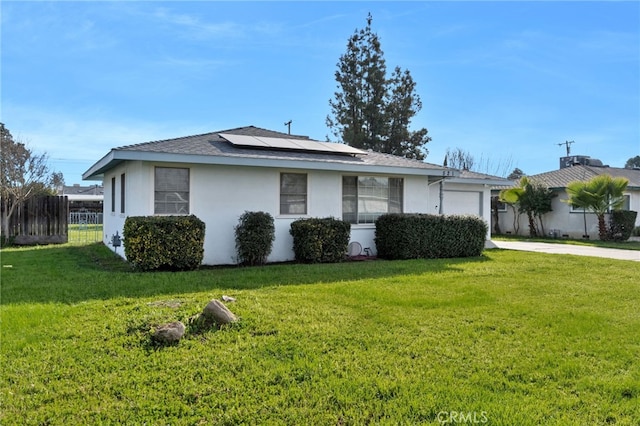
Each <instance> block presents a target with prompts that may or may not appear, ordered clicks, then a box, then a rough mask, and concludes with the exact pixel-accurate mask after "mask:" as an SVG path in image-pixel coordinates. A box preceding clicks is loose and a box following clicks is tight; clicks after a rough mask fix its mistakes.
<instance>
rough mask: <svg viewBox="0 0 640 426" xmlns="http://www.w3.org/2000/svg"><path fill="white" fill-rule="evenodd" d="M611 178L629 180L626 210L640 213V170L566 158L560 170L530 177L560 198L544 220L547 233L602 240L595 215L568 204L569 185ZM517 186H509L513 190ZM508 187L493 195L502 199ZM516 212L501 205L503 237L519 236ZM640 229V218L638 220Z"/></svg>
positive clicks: (523, 230) (525, 230)
mask: <svg viewBox="0 0 640 426" xmlns="http://www.w3.org/2000/svg"><path fill="white" fill-rule="evenodd" d="M602 174H608V175H610V176H612V177H623V178H626V179H628V180H629V184H628V186H627V190H626V191H625V201H624V205H623V207H622V208H623V209H624V210H634V211H638V212H640V169H622V168H617V167H609V166H606V165H603V164H602V162H601V161H599V160H596V159H592V158H590V157H587V156H574V157H563V158H561V159H560V169H559V170H554V171H551V172H546V173H540V174H537V175H533V176H528V177H529V178H530V179H531V180H535V181H538V182H542V183H543V184H544V185H545V186H547V187H548V188H550V189H552V190H553V191H554V192H555V193H557V196H556V197H555V198H554V199H553V202H552V209H553V211H551V212H549V213H547V214H545V215H544V216H543V221H544V229H545V231H546V232H547V234H548V235H549V236H552V237H556V238H559V237H570V238H582V237H583V235H584V233H585V231H584V230H585V220H586V227H587V235H589V238H590V239H596V238H598V219H597V217H596V215H595V214H594V213H591V212H589V211H584V210H583V209H577V208H573V207H572V206H571V205H569V204H568V203H566V200H567V199H568V195H567V192H566V188H567V185H568V184H569V183H570V182H574V181H588V180H590V179H592V178H593V177H595V176H598V175H602ZM511 186H513V185H509V187H511ZM502 188H506V187H505V186H500V187H494V189H493V194H494V195H498V194H499V192H500V189H502ZM513 219H514V217H513V211H512V209H511V208H507V206H505V205H501V209H500V213H499V223H500V228H501V230H502V232H503V233H512V234H514V233H515V230H514V225H513V223H514V222H513ZM636 226H640V215H639V216H638V218H637V219H636ZM519 227H520V232H519V234H520V235H529V225H528V220H527V217H526V214H522V215H521V216H520V218H519Z"/></svg>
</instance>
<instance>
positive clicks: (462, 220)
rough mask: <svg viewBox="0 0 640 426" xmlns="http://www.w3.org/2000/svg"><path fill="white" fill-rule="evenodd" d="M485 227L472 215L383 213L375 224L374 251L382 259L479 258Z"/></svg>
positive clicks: (483, 241)
mask: <svg viewBox="0 0 640 426" xmlns="http://www.w3.org/2000/svg"><path fill="white" fill-rule="evenodd" d="M486 235H487V224H486V223H485V222H484V220H482V219H480V218H478V217H475V216H445V215H430V214H400V213H393V214H386V215H383V216H380V217H379V218H378V220H377V221H376V237H375V242H376V249H377V251H378V257H381V258H383V259H421V258H426V259H437V258H451V257H471V256H480V255H481V254H482V250H483V249H484V243H485V239H486Z"/></svg>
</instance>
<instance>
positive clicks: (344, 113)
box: [327, 14, 431, 160]
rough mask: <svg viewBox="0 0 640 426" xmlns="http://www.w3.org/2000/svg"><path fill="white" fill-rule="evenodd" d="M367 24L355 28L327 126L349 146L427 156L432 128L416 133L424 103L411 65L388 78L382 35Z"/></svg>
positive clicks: (340, 66) (338, 74)
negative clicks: (414, 128)
mask: <svg viewBox="0 0 640 426" xmlns="http://www.w3.org/2000/svg"><path fill="white" fill-rule="evenodd" d="M371 21H372V17H371V14H369V15H368V17H367V26H366V27H365V28H364V29H360V30H356V31H355V32H354V34H353V35H352V36H351V37H350V38H349V41H348V42H347V51H346V52H345V53H344V54H343V55H341V56H340V60H339V62H338V70H337V71H336V73H335V78H336V82H337V83H338V84H337V88H338V90H337V91H336V92H335V94H334V95H335V98H334V99H332V100H329V105H330V107H331V115H329V116H327V126H328V127H329V128H330V129H331V130H332V132H333V134H334V136H336V137H337V138H339V139H342V141H343V142H345V143H346V144H348V145H351V146H353V147H355V148H361V149H372V150H374V151H378V152H385V153H389V154H394V155H400V156H404V157H408V158H416V159H420V160H421V159H424V157H425V155H426V149H425V148H424V145H425V144H426V143H427V142H429V141H430V140H431V138H430V137H429V136H427V129H420V130H418V131H415V132H412V131H410V130H409V125H410V123H411V119H412V118H413V117H414V116H415V115H416V114H417V113H418V111H420V109H421V108H422V103H421V101H420V97H419V96H418V95H417V94H416V93H415V87H416V84H415V82H414V81H413V78H412V77H411V74H410V73H409V71H408V70H405V71H402V70H401V69H400V68H399V67H396V68H395V70H394V72H393V74H392V76H391V77H390V78H387V67H386V63H385V60H384V52H383V51H382V48H381V45H380V39H379V38H378V35H377V34H375V33H374V32H373V31H372V30H371Z"/></svg>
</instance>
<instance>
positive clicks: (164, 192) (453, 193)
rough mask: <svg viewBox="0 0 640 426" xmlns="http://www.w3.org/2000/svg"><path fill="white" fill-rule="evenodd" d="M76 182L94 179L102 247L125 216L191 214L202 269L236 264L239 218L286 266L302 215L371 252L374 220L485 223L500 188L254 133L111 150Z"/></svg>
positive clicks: (443, 171)
mask: <svg viewBox="0 0 640 426" xmlns="http://www.w3.org/2000/svg"><path fill="white" fill-rule="evenodd" d="M444 178H446V179H447V182H446V185H444V188H442V189H441V188H440V185H439V183H440V182H441V181H442V180H443V179H444ZM83 179H84V180H102V181H103V184H104V194H105V200H104V243H105V244H110V243H111V241H112V238H113V236H114V235H116V234H117V235H122V230H123V226H124V222H125V219H126V218H127V217H129V216H152V215H187V214H193V215H195V216H197V217H198V218H200V219H201V220H202V221H204V222H205V224H206V235H205V243H204V259H203V264H206V265H220V264H234V263H236V262H237V259H236V258H235V257H236V251H235V240H234V238H235V236H234V227H235V226H236V225H237V223H238V219H239V217H240V216H241V215H242V214H243V213H244V212H246V211H263V212H267V213H269V214H271V215H272V216H273V217H274V219H275V241H274V245H273V250H272V252H271V254H270V256H269V259H268V261H269V262H279V261H288V260H292V259H293V258H294V255H293V249H292V237H291V235H290V233H289V229H290V225H291V223H292V222H293V221H294V220H296V219H299V218H304V217H318V218H319V217H334V218H339V219H343V220H345V221H347V222H349V223H351V224H352V226H351V241H352V242H358V243H359V244H360V246H361V247H362V248H363V249H364V248H369V249H370V252H371V253H375V243H374V238H375V220H376V219H377V218H378V217H379V216H380V215H382V214H385V213H394V212H398V213H438V212H439V211H440V212H442V213H445V214H475V215H477V216H480V217H482V218H483V219H484V220H485V221H486V222H487V223H490V220H491V191H490V188H491V185H498V184H500V183H504V180H501V179H498V178H492V177H490V176H484V175H474V176H470V177H468V178H465V177H464V176H461V175H460V172H459V171H458V170H455V169H450V168H445V167H441V166H438V165H434V164H429V163H425V162H422V161H417V160H410V159H406V158H403V157H398V156H393V155H388V154H381V153H377V152H370V151H366V152H365V151H361V150H358V149H355V148H352V147H349V146H347V145H344V144H338V143H327V142H318V141H314V140H311V139H309V138H308V137H305V136H297V135H290V134H285V133H281V132H276V131H271V130H267V129H262V128H258V127H254V126H248V127H241V128H235V129H231V130H224V131H219V132H212V133H207V134H202V135H196V136H187V137H181V138H176V139H169V140H162V141H153V142H147V143H142V144H136V145H130V146H124V147H120V148H114V149H112V150H111V151H110V152H109V153H108V154H107V155H106V156H104V157H103V158H102V159H100V160H99V161H98V162H96V163H95V164H94V165H93V166H91V167H90V168H89V170H87V171H86V172H85V173H84V175H83ZM440 194H443V196H441V195H440ZM449 197H450V198H451V202H449ZM441 199H443V200H445V201H444V203H443V207H444V208H443V209H441V208H440V204H441V201H440V200H441ZM487 238H490V235H489V234H488V235H487ZM116 252H117V253H118V254H120V255H122V256H124V254H123V251H122V250H120V251H117V250H116Z"/></svg>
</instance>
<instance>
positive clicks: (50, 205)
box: [3, 196, 69, 245]
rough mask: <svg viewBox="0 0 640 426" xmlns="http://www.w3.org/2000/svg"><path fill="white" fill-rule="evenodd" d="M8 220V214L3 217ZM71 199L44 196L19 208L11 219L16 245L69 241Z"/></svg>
mask: <svg viewBox="0 0 640 426" xmlns="http://www.w3.org/2000/svg"><path fill="white" fill-rule="evenodd" d="M3 217H4V214H3ZM68 220H69V200H68V199H67V197H66V196H44V197H36V198H31V199H30V200H27V201H26V202H24V203H23V204H22V205H19V206H18V207H16V210H15V211H14V212H13V215H11V218H10V220H9V235H7V236H5V237H9V238H10V239H11V238H13V242H14V244H24V245H28V244H62V243H66V242H67V241H68V239H69V236H68V234H69V224H68Z"/></svg>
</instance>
